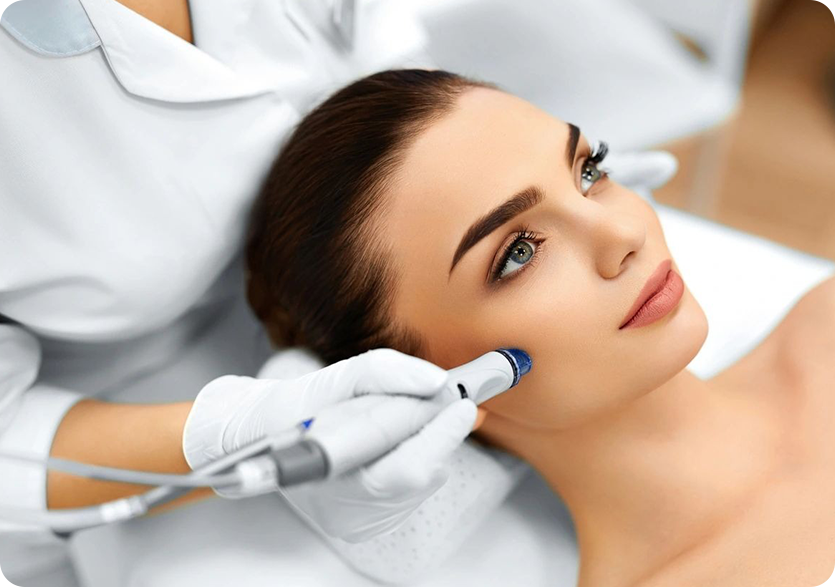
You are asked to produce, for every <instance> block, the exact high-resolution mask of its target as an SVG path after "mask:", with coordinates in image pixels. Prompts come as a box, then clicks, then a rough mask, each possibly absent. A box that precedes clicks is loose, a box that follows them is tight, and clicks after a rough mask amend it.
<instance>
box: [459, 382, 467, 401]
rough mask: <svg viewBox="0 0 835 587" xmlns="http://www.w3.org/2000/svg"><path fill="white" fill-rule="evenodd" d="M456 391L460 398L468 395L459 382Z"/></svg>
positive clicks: (465, 397)
mask: <svg viewBox="0 0 835 587" xmlns="http://www.w3.org/2000/svg"><path fill="white" fill-rule="evenodd" d="M458 393H460V394H461V399H467V398H468V397H470V395H469V394H468V393H467V390H466V388H465V387H464V386H463V385H462V384H461V383H459V384H458Z"/></svg>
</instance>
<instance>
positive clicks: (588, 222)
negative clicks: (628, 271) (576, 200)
mask: <svg viewBox="0 0 835 587" xmlns="http://www.w3.org/2000/svg"><path fill="white" fill-rule="evenodd" d="M574 210H575V218H574V220H575V222H573V223H572V225H573V226H574V227H575V229H576V230H577V231H578V234H577V235H576V238H577V240H576V241H575V242H577V243H579V244H581V246H586V247H587V248H588V252H589V255H590V256H591V258H592V259H593V260H594V263H595V264H596V266H597V270H598V272H599V273H600V275H601V276H603V277H606V278H611V277H615V276H617V275H618V274H620V273H621V272H622V271H623V270H624V268H625V264H626V262H627V258H629V257H630V255H632V253H637V252H638V251H640V250H641V248H642V247H643V246H644V243H645V242H646V239H647V224H646V220H645V218H644V217H643V215H641V214H640V213H638V212H636V211H628V210H625V209H624V206H620V205H617V204H616V203H614V201H612V202H611V203H606V204H603V203H601V202H596V201H593V200H587V199H583V200H581V201H580V205H578V206H577V207H575V209H574Z"/></svg>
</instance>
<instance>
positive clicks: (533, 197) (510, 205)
mask: <svg viewBox="0 0 835 587" xmlns="http://www.w3.org/2000/svg"><path fill="white" fill-rule="evenodd" d="M579 141H580V129H579V127H577V126H575V125H573V124H571V123H568V141H567V142H566V145H565V158H566V162H567V164H568V168H569V169H571V168H572V167H573V166H574V155H575V154H576V153H577V143H578V142H579ZM543 197H544V194H543V192H542V189H541V188H540V187H539V186H535V185H531V186H528V187H526V188H525V189H523V190H521V191H519V192H517V193H516V194H514V195H512V196H511V197H510V198H508V199H507V200H506V201H505V202H504V203H503V204H500V205H499V206H497V207H496V208H494V209H493V210H491V211H490V212H488V213H487V214H485V215H484V216H482V217H481V218H479V219H478V220H476V221H475V222H474V223H473V225H472V226H470V228H469V229H467V232H466V233H464V236H463V237H462V238H461V242H460V243H458V248H457V249H455V254H454V255H453V256H452V265H451V266H450V268H449V273H450V275H451V274H452V270H453V269H455V266H456V265H457V264H458V261H460V260H461V257H463V256H464V254H465V253H466V252H467V251H469V250H470V249H471V248H473V247H474V246H475V245H476V244H477V243H478V242H479V241H481V240H482V239H483V238H485V237H487V236H488V235H490V234H491V233H492V232H493V231H494V230H496V229H498V228H499V227H501V226H502V225H503V224H505V223H507V222H509V221H510V220H512V219H513V218H515V217H516V216H518V215H519V214H521V213H523V212H525V211H526V210H530V209H531V208H533V207H534V206H536V205H537V204H539V203H540V202H541V201H542V199H543Z"/></svg>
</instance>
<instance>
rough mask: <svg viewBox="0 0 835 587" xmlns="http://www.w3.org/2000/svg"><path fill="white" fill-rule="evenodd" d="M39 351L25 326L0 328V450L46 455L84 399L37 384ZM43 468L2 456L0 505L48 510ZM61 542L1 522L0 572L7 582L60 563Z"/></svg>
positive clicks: (45, 530) (63, 549)
mask: <svg viewBox="0 0 835 587" xmlns="http://www.w3.org/2000/svg"><path fill="white" fill-rule="evenodd" d="M40 360H41V350H40V345H39V343H38V340H37V338H35V337H34V336H33V335H32V334H30V333H29V332H27V331H26V330H24V329H23V328H21V327H19V326H16V325H12V324H0V451H8V452H22V453H26V454H30V455H33V456H35V457H37V458H46V457H47V456H49V452H50V449H51V447H52V440H53V438H54V436H55V432H56V431H57V429H58V425H59V424H60V422H61V420H62V419H63V418H64V416H65V415H66V413H67V411H68V410H69V409H70V408H71V407H72V406H73V405H74V404H75V403H76V402H77V401H78V400H80V399H82V398H83V397H84V396H83V395H82V394H80V393H75V392H72V391H68V390H64V389H58V388H54V387H48V386H44V385H38V384H37V383H36V379H37V375H38V370H39V367H40ZM46 474H47V472H46V469H45V468H44V467H42V466H40V465H36V464H30V463H20V462H15V461H9V460H4V459H2V458H0V504H1V505H2V506H4V507H20V508H27V509H36V510H45V509H46V504H47V502H46ZM64 542H65V540H64V539H63V538H59V537H58V536H56V535H55V534H54V533H53V532H52V531H51V530H50V529H48V528H43V527H37V526H34V525H23V524H19V523H14V522H9V521H6V520H0V568H2V571H3V574H4V575H5V576H6V578H8V579H10V580H15V578H17V579H18V580H20V578H22V577H25V576H27V575H28V574H30V573H31V572H36V571H40V570H42V569H44V568H46V567H49V566H52V565H55V564H58V563H59V562H60V561H62V560H63V558H64V557H66V556H67V553H66V546H65V544H64Z"/></svg>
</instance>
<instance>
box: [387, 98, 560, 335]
mask: <svg viewBox="0 0 835 587" xmlns="http://www.w3.org/2000/svg"><path fill="white" fill-rule="evenodd" d="M567 136H568V127H567V125H566V124H565V123H564V122H563V121H561V120H559V119H557V118H554V117H552V116H550V115H549V114H547V113H546V112H544V111H542V110H540V109H538V108H536V107H535V106H534V105H532V104H530V103H529V102H527V101H525V100H522V99H520V98H518V97H516V96H513V95H511V94H506V93H504V92H500V91H497V90H492V89H486V88H475V89H471V90H468V91H466V92H465V93H463V94H462V95H461V96H460V97H459V98H458V101H457V103H456V106H455V108H454V109H453V110H452V111H450V112H449V113H447V114H445V115H444V116H443V117H442V118H440V119H439V120H437V121H435V122H433V123H432V124H431V125H430V126H429V127H428V128H426V129H424V130H423V131H421V133H420V134H419V135H418V136H417V137H416V138H415V139H414V142H413V143H412V144H411V145H410V147H409V148H408V149H407V151H406V152H405V155H404V157H403V160H402V163H401V165H400V167H399V169H398V170H397V172H396V173H395V174H394V176H393V180H394V181H392V182H391V183H390V184H389V186H390V187H389V189H388V192H387V193H386V194H385V196H384V198H385V200H386V205H385V212H384V213H383V218H384V222H383V223H382V232H383V238H384V239H385V241H386V244H387V245H388V246H389V247H390V250H391V252H392V255H393V259H392V261H393V262H394V265H395V267H394V268H395V270H396V271H397V272H398V273H399V276H400V287H399V288H398V290H399V291H398V292H397V297H398V299H397V301H396V302H395V304H394V308H395V312H394V313H395V314H399V316H398V317H399V318H401V319H402V318H406V319H407V321H409V319H411V318H412V317H414V316H415V315H416V314H417V313H418V312H417V307H419V306H423V305H426V304H427V303H428V302H429V300H436V301H437V300H439V299H440V297H439V296H454V295H456V293H457V292H456V291H455V290H456V289H460V288H453V287H450V282H449V280H448V275H449V267H450V263H451V262H452V255H453V254H454V252H455V249H456V247H457V245H458V242H459V241H460V239H461V237H462V236H463V234H464V233H465V232H466V230H467V228H468V227H469V226H470V224H472V223H473V222H474V221H475V220H477V219H478V218H479V217H481V216H482V215H484V214H485V213H486V212H488V211H489V210H491V209H493V208H494V207H496V206H497V205H499V204H501V203H503V202H504V201H505V200H506V199H507V198H508V197H510V196H511V195H512V194H514V193H515V192H516V191H518V190H520V189H522V188H524V187H526V186H528V185H530V184H532V183H537V184H540V185H543V186H547V185H548V182H549V181H550V182H552V183H551V187H553V186H554V184H553V182H554V181H555V179H559V177H560V174H565V175H567V176H570V174H569V173H568V171H566V170H565V169H564V168H565V165H566V163H565V143H566V138H567ZM459 272H461V269H459V268H456V276H457V275H458V273H459ZM456 279H457V277H456ZM447 299H448V300H449V301H452V300H451V299H450V298H447Z"/></svg>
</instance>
